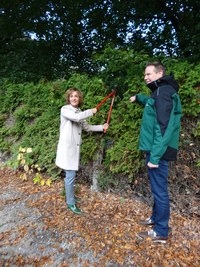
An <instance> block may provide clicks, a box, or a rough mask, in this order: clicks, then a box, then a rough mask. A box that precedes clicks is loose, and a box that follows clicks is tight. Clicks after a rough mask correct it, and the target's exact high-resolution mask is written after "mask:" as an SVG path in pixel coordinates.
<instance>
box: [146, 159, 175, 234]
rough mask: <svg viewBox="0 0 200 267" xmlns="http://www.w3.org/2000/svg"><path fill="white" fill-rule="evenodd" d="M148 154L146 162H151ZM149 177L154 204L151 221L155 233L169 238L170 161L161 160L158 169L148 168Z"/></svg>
mask: <svg viewBox="0 0 200 267" xmlns="http://www.w3.org/2000/svg"><path fill="white" fill-rule="evenodd" d="M149 158H150V155H149V154H147V158H146V161H147V162H149ZM148 176H149V180H150V185H151V192H152V194H153V199H154V204H153V209H152V215H151V219H152V221H153V222H154V223H155V225H154V231H155V232H156V233H157V234H158V235H159V236H168V231H169V226H168V224H169V216H170V203H169V194H168V161H166V160H163V159H161V160H160V161H159V167H158V168H151V169H150V168H148Z"/></svg>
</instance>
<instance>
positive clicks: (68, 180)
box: [65, 170, 76, 205]
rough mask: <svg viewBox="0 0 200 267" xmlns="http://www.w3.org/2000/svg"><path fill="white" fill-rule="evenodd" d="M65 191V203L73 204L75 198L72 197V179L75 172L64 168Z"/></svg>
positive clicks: (73, 179)
mask: <svg viewBox="0 0 200 267" xmlns="http://www.w3.org/2000/svg"><path fill="white" fill-rule="evenodd" d="M65 174H66V176H65V193H66V202H67V204H71V205H74V204H75V199H74V181H75V176H76V172H75V171H72V170H66V171H65Z"/></svg>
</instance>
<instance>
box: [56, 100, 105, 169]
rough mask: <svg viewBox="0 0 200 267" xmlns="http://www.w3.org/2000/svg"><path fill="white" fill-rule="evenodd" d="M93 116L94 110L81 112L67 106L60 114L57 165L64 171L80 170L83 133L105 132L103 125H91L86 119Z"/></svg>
mask: <svg viewBox="0 0 200 267" xmlns="http://www.w3.org/2000/svg"><path fill="white" fill-rule="evenodd" d="M91 116H93V113H92V110H91V109H88V110H85V111H81V110H80V109H79V108H75V107H73V106H72V105H65V106H63V107H62V108H61V113H60V137H59V141H58V146H57V153H56V165H57V166H58V167H60V168H61V169H64V170H75V171H77V170H78V169H79V162H80V149H81V143H82V139H81V133H82V129H84V130H85V131H88V132H89V131H97V132H99V131H100V132H102V131H103V125H90V124H88V123H87V122H86V120H85V119H87V118H89V117H91Z"/></svg>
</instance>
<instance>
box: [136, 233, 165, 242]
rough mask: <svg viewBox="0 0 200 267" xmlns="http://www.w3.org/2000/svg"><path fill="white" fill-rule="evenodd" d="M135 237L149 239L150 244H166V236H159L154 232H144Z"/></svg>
mask: <svg viewBox="0 0 200 267" xmlns="http://www.w3.org/2000/svg"><path fill="white" fill-rule="evenodd" d="M137 236H138V237H139V238H140V239H147V238H150V239H151V241H152V242H158V243H163V244H165V243H167V239H168V237H167V236H159V235H158V234H157V233H156V232H155V231H154V230H150V231H146V232H140V233H138V234H137Z"/></svg>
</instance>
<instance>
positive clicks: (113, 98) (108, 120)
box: [104, 93, 115, 133]
mask: <svg viewBox="0 0 200 267" xmlns="http://www.w3.org/2000/svg"><path fill="white" fill-rule="evenodd" d="M114 100H115V93H113V97H112V101H111V104H110V109H109V111H108V118H107V121H106V123H108V124H109V122H110V117H111V114H112V107H113V103H114ZM106 131H107V130H106V129H104V133H106Z"/></svg>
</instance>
